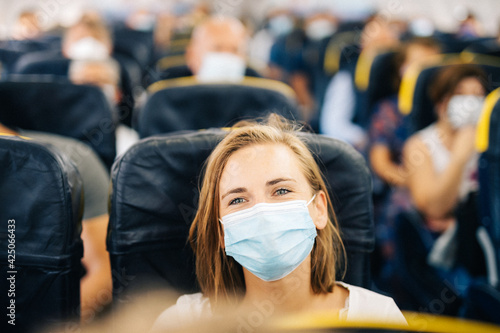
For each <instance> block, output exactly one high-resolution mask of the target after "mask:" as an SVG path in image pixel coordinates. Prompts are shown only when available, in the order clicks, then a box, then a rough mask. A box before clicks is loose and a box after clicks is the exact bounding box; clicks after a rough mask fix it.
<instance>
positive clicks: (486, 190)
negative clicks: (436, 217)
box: [477, 89, 500, 288]
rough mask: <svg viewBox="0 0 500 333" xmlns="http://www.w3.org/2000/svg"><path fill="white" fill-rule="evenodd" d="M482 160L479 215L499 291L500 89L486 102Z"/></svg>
mask: <svg viewBox="0 0 500 333" xmlns="http://www.w3.org/2000/svg"><path fill="white" fill-rule="evenodd" d="M477 148H478V150H479V151H480V152H481V155H480V160H479V212H480V217H481V224H482V225H483V227H484V230H485V231H486V234H483V235H482V239H480V241H481V245H482V246H483V247H485V246H486V248H485V251H484V252H485V254H486V257H487V258H486V263H487V267H488V277H489V282H490V284H491V285H492V286H493V287H496V288H500V206H499V205H498V203H499V202H500V89H496V90H494V91H493V92H491V93H490V94H489V95H488V97H487V99H486V102H485V106H484V108H483V111H482V115H481V119H480V122H479V125H478V130H477Z"/></svg>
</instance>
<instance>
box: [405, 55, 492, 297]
mask: <svg viewBox="0 0 500 333" xmlns="http://www.w3.org/2000/svg"><path fill="white" fill-rule="evenodd" d="M429 88H430V89H429V93H430V97H431V100H432V102H433V103H434V109H435V113H436V115H437V121H436V122H434V123H432V124H431V125H429V126H428V127H426V128H424V129H422V130H420V131H419V132H417V133H416V134H414V135H413V136H412V137H410V139H409V140H408V141H407V143H406V144H405V146H404V149H403V162H404V166H405V169H406V171H407V176H406V177H407V182H406V184H407V186H408V189H409V191H410V195H411V198H412V200H413V204H414V205H415V207H416V208H417V210H418V211H419V212H420V214H421V216H422V224H421V225H419V226H413V229H415V230H413V229H412V231H411V233H412V234H414V235H420V236H418V237H419V239H421V242H419V244H421V245H419V246H415V244H412V245H408V246H409V248H406V247H405V246H401V248H400V249H396V251H398V253H401V254H402V255H403V256H404V255H408V254H409V253H411V255H412V256H413V259H414V260H415V262H418V263H421V264H419V267H414V268H415V269H416V270H417V271H418V272H419V273H418V274H417V275H418V276H414V278H415V281H414V282H413V283H412V284H418V283H423V284H427V285H429V284H432V285H433V286H435V287H436V290H442V288H441V287H444V284H443V282H442V281H443V280H444V279H446V280H447V281H449V282H450V283H451V284H452V289H454V290H455V292H456V293H457V294H458V295H461V294H462V293H463V292H465V289H466V288H467V287H468V286H469V285H470V284H471V283H472V282H471V281H472V280H473V278H474V277H475V276H482V275H483V274H485V267H484V262H483V261H482V258H483V254H482V251H481V249H480V247H479V244H478V243H477V239H476V231H477V228H478V226H479V221H478V219H475V218H474V216H475V213H476V212H472V214H470V215H471V216H469V217H467V218H462V219H460V220H458V216H459V215H457V208H459V207H460V205H461V204H466V203H469V204H467V207H469V206H470V202H471V198H474V196H473V194H474V193H475V192H477V190H478V153H477V152H476V150H475V133H476V123H477V120H478V119H479V114H480V113H481V110H482V105H483V101H484V96H485V94H486V93H487V92H488V80H487V76H486V73H485V72H484V71H483V70H482V69H481V68H480V67H479V66H477V65H472V64H463V65H451V66H448V67H445V68H443V69H441V70H440V72H438V73H437V75H436V78H435V79H434V81H433V83H432V84H431V86H430V87H429ZM471 194H472V196H471ZM472 202H474V200H473V199H472ZM462 215H464V214H462ZM407 225H408V224H406V225H404V224H402V227H400V228H399V230H406V229H403V228H407ZM408 232H409V231H408ZM396 237H400V238H403V237H405V235H404V234H401V235H397V236H396ZM418 247H422V248H421V249H420V248H418ZM405 253H408V254H405ZM422 256H423V257H422ZM420 265H422V266H421V267H420ZM433 276H435V277H436V278H435V279H434V282H430V279H431V278H432V277H433ZM420 281H424V282H420ZM405 283H406V282H405ZM408 283H409V282H408ZM412 284H410V285H412ZM440 284H441V286H440ZM415 288H416V287H415ZM425 290H426V292H430V290H428V289H425ZM428 297H429V298H430V299H432V298H434V297H438V292H437V291H434V294H430V295H429V296H428Z"/></svg>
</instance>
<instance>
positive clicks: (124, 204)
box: [107, 129, 374, 301]
mask: <svg viewBox="0 0 500 333" xmlns="http://www.w3.org/2000/svg"><path fill="white" fill-rule="evenodd" d="M226 134H227V131H222V130H218V129H217V130H205V131H197V132H187V133H185V132H184V133H173V134H170V135H162V136H156V137H151V138H147V139H144V140H142V141H140V142H139V143H137V144H136V145H134V146H133V147H132V148H131V149H130V150H128V151H127V153H125V154H124V155H123V156H121V157H120V158H119V159H117V161H116V162H115V164H114V165H113V170H112V183H113V188H112V195H111V211H110V223H109V229H108V239H107V246H108V251H109V253H110V257H111V266H112V269H113V271H114V272H118V273H119V276H114V280H113V290H114V300H115V301H120V300H125V299H127V294H128V292H130V291H131V290H135V289H139V288H140V287H144V286H150V285H153V284H154V283H153V282H152V281H155V282H156V283H157V284H159V285H161V286H163V287H169V288H173V289H175V290H177V291H179V292H194V291H197V290H198V287H197V284H196V276H195V269H194V258H193V252H192V250H191V248H190V246H189V245H188V244H187V237H188V230H189V228H190V225H191V222H192V221H193V218H194V216H195V214H196V210H197V207H198V196H199V192H198V184H199V183H200V178H199V177H200V172H201V170H202V166H203V164H204V162H205V160H206V159H207V157H208V156H209V154H210V153H211V152H212V150H213V148H214V147H215V146H216V145H217V143H218V142H220V141H221V140H222V139H223V137H224V136H225V135H226ZM302 137H303V139H304V141H305V142H306V143H307V145H308V146H309V148H310V149H311V150H312V151H313V153H314V155H315V156H316V159H317V162H318V164H319V165H320V167H321V169H322V171H323V173H324V175H325V177H326V181H327V183H329V185H330V188H329V191H330V196H331V198H332V201H333V205H334V209H335V211H336V214H337V218H338V221H339V224H340V228H341V232H342V237H343V239H344V242H345V245H346V249H347V257H348V258H347V274H346V277H345V279H344V281H346V282H348V283H352V284H355V285H360V286H364V287H369V286H370V276H369V271H370V270H369V256H370V253H371V251H372V249H373V245H374V233H373V221H372V201H371V178H370V174H369V171H368V168H367V166H366V163H365V161H364V159H363V158H362V156H361V155H360V154H358V153H357V152H356V151H355V150H354V148H352V147H351V146H349V145H348V144H346V143H344V142H341V141H339V140H335V139H332V138H328V137H324V136H320V135H316V134H303V135H302Z"/></svg>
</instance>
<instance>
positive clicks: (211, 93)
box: [137, 77, 300, 138]
mask: <svg viewBox="0 0 500 333" xmlns="http://www.w3.org/2000/svg"><path fill="white" fill-rule="evenodd" d="M149 91H150V93H151V96H150V97H149V99H148V101H147V102H146V105H145V106H144V108H143V109H142V110H141V112H140V113H139V115H138V120H137V128H138V132H139V135H140V137H141V138H144V137H148V136H152V135H157V134H162V133H169V132H175V131H182V130H195V129H202V128H210V127H225V126H231V125H233V124H234V123H235V122H237V121H238V120H242V119H248V118H255V117H260V116H265V115H266V114H268V113H270V112H274V113H278V114H280V115H282V116H284V117H286V118H288V119H300V115H299V112H298V110H297V106H296V105H295V103H294V102H293V100H292V98H293V96H294V94H293V91H292V90H291V88H289V87H288V86H287V85H285V84H283V83H281V82H278V81H273V80H268V79H260V78H253V77H252V78H251V77H246V78H245V79H244V80H243V81H242V82H241V83H238V84H229V83H221V84H218V83H214V84H201V83H199V82H197V81H196V79H195V78H194V77H189V78H180V79H172V80H164V81H159V82H156V83H154V84H153V85H151V86H150V87H149Z"/></svg>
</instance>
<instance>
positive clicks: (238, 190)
mask: <svg viewBox="0 0 500 333" xmlns="http://www.w3.org/2000/svg"><path fill="white" fill-rule="evenodd" d="M246 191H247V189H246V188H244V187H237V188H233V189H232V190H229V191H227V192H226V193H224V194H223V195H222V197H221V200H224V198H225V197H227V196H228V195H230V194H234V193H244V192H246Z"/></svg>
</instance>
